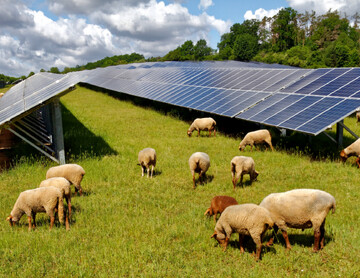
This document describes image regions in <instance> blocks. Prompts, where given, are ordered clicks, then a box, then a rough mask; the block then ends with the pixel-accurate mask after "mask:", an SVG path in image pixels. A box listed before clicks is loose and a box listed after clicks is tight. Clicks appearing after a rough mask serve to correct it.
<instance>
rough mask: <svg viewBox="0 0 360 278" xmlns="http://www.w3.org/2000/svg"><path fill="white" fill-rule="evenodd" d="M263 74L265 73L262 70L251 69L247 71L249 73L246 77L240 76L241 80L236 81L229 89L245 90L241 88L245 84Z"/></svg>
mask: <svg viewBox="0 0 360 278" xmlns="http://www.w3.org/2000/svg"><path fill="white" fill-rule="evenodd" d="M264 74H265V71H264V70H252V71H250V72H249V74H248V75H247V76H246V77H244V78H242V79H241V80H238V82H237V83H236V84H234V85H232V86H231V89H236V90H242V91H245V90H244V89H242V88H243V87H244V86H246V85H248V84H249V83H251V82H252V81H254V80H256V79H258V78H260V77H261V76H263V75H264Z"/></svg>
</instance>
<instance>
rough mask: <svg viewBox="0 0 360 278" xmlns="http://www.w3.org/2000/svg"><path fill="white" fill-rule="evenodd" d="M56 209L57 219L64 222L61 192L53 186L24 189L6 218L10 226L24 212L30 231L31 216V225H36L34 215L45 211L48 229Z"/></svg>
mask: <svg viewBox="0 0 360 278" xmlns="http://www.w3.org/2000/svg"><path fill="white" fill-rule="evenodd" d="M56 208H57V209H58V215H59V221H60V223H61V224H62V223H64V203H63V197H62V193H61V191H60V190H59V189H57V188H56V187H54V186H50V187H41V188H36V189H30V190H26V191H23V192H21V193H20V195H19V197H18V199H17V200H16V203H15V205H14V208H13V209H12V211H11V213H10V215H9V216H8V217H7V218H6V220H8V221H9V223H10V226H13V225H15V224H16V223H17V222H18V221H19V220H20V218H21V217H22V216H23V215H24V214H26V215H27V218H28V223H29V231H31V217H32V218H33V227H34V228H35V227H36V222H35V216H36V213H38V212H46V213H47V215H49V216H50V230H51V229H52V227H53V225H54V221H55V216H54V211H55V209H56Z"/></svg>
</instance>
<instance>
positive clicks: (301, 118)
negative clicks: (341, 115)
mask: <svg viewBox="0 0 360 278" xmlns="http://www.w3.org/2000/svg"><path fill="white" fill-rule="evenodd" d="M341 101H342V99H340V98H323V99H322V100H320V101H319V102H317V103H315V104H314V105H312V106H310V107H309V108H307V109H305V110H303V111H302V112H300V113H298V114H296V115H294V116H293V117H291V118H290V119H289V120H287V121H285V122H283V123H281V126H282V127H284V128H288V129H292V130H294V129H296V128H297V127H299V126H301V125H303V124H305V123H306V122H308V121H310V120H312V119H314V118H315V117H316V116H318V115H319V114H320V113H322V111H325V110H326V109H329V108H331V107H333V106H334V105H336V104H338V103H339V102H341Z"/></svg>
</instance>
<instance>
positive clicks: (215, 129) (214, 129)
mask: <svg viewBox="0 0 360 278" xmlns="http://www.w3.org/2000/svg"><path fill="white" fill-rule="evenodd" d="M214 137H216V129H214Z"/></svg>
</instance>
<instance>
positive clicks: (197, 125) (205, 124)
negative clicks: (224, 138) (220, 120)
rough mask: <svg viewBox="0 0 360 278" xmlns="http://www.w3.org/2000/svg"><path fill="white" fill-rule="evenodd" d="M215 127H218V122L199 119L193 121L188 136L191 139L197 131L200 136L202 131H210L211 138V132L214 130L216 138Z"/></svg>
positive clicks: (210, 119) (209, 119) (211, 119)
mask: <svg viewBox="0 0 360 278" xmlns="http://www.w3.org/2000/svg"><path fill="white" fill-rule="evenodd" d="M215 126H216V122H215V120H214V119H213V118H197V119H195V120H194V121H193V123H192V124H191V126H190V127H189V129H188V131H187V135H188V136H189V137H190V136H191V134H192V133H193V131H194V130H195V129H196V130H197V132H198V136H199V135H200V130H208V131H209V137H210V136H211V131H213V130H214V137H215V136H216V130H215Z"/></svg>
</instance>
